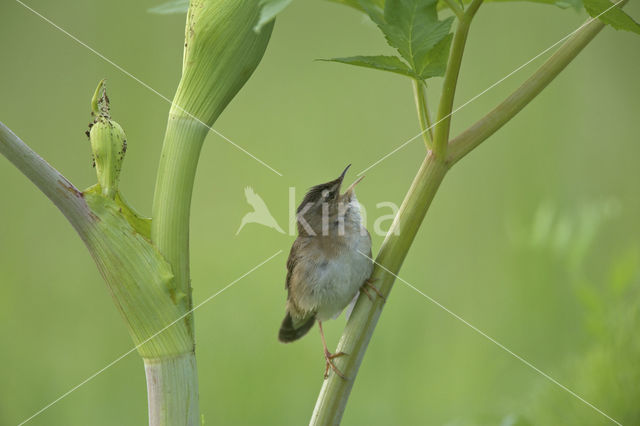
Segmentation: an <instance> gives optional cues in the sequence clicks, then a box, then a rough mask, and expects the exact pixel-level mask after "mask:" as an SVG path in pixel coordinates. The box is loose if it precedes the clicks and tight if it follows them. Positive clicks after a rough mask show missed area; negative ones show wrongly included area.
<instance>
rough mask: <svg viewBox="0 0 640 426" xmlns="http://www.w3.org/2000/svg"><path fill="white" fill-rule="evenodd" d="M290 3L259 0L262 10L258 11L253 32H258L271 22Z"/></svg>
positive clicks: (279, 0) (290, 0) (283, 0)
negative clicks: (258, 16)
mask: <svg viewBox="0 0 640 426" xmlns="http://www.w3.org/2000/svg"><path fill="white" fill-rule="evenodd" d="M292 1H293V0H260V6H262V9H260V18H259V19H258V23H257V24H256V26H255V27H254V28H253V30H254V31H255V32H260V30H261V29H262V27H264V26H265V25H266V24H268V23H269V22H271V21H273V20H274V19H275V17H276V15H277V14H278V13H280V12H282V11H283V10H284V9H285V8H286V7H287V6H289V5H290V4H291V2H292Z"/></svg>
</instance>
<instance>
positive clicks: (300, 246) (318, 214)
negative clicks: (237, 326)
mask: <svg viewBox="0 0 640 426" xmlns="http://www.w3.org/2000/svg"><path fill="white" fill-rule="evenodd" d="M349 166H350V165H349ZM349 166H347V168H346V169H344V171H343V172H342V174H341V175H340V176H339V177H338V178H337V179H335V180H332V181H331V182H327V183H323V184H320V185H317V186H314V187H312V188H311V189H310V190H309V192H308V193H307V194H306V195H305V197H304V199H303V200H302V203H301V204H300V206H299V207H298V210H297V221H298V238H296V240H295V242H294V243H293V246H292V247H291V252H290V253H289V259H288V260H287V279H286V284H285V288H286V289H287V290H288V297H287V308H286V310H287V315H286V316H285V318H284V321H282V325H281V327H280V333H279V335H278V339H279V340H280V341H281V342H283V343H288V342H293V341H294V340H298V339H299V338H301V337H302V336H304V335H305V334H306V333H307V332H308V331H309V329H310V328H311V327H312V326H313V324H314V322H316V321H317V322H318V327H319V328H320V336H321V337H322V345H323V347H324V356H325V360H326V366H325V378H326V377H327V375H328V373H329V368H332V369H333V371H335V372H336V374H338V375H339V376H340V377H342V378H344V376H343V375H342V373H341V372H340V371H339V370H338V369H337V368H336V366H335V365H334V363H333V359H334V358H336V357H339V356H342V355H346V354H344V353H342V352H339V353H334V354H332V353H331V352H329V349H327V342H326V340H325V337H324V332H323V331H322V322H323V321H326V320H328V319H334V318H336V317H338V316H339V315H340V313H341V312H342V311H343V310H344V308H345V307H346V306H347V305H348V304H349V302H351V301H352V300H354V301H355V296H356V295H357V294H358V291H359V290H360V289H365V287H363V286H370V287H371V288H372V289H374V290H375V291H376V292H378V291H377V289H375V287H373V286H371V284H370V282H369V276H370V275H371V271H372V269H373V264H372V261H371V260H370V257H371V236H370V235H369V232H368V231H367V229H366V228H365V227H364V225H363V224H362V219H361V216H360V205H359V204H358V200H357V199H356V194H355V190H354V188H355V186H356V184H357V183H358V182H360V181H361V180H362V178H360V179H358V180H356V181H355V182H354V183H353V184H352V185H351V186H350V187H349V188H348V189H347V190H346V191H345V192H344V193H343V194H340V186H341V185H342V181H343V179H344V176H345V174H346V173H347V170H348V169H349ZM363 177H364V176H363ZM365 255H366V256H365ZM367 256H368V257H367ZM378 294H379V293H378ZM367 295H369V293H367Z"/></svg>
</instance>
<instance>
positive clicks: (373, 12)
mask: <svg viewBox="0 0 640 426" xmlns="http://www.w3.org/2000/svg"><path fill="white" fill-rule="evenodd" d="M437 4H438V0H387V1H386V2H385V5H384V10H382V9H381V8H380V7H378V6H376V5H373V4H371V3H367V2H364V1H362V0H361V1H360V5H361V6H362V8H363V9H364V10H365V11H366V13H367V14H368V15H369V17H370V18H371V19H372V20H373V22H375V23H376V24H377V25H378V27H380V29H381V30H382V32H383V34H384V36H385V38H386V39H387V42H388V43H389V45H391V46H392V47H395V48H396V49H397V50H398V52H399V53H400V55H401V56H402V57H403V58H404V59H405V60H406V61H407V63H408V64H409V66H410V67H411V69H412V70H413V71H414V72H415V74H418V75H420V76H424V77H423V78H426V77H433V76H434V75H441V73H440V71H439V70H440V69H441V68H443V67H446V61H447V56H448V53H449V46H450V42H445V41H444V40H445V39H446V38H447V37H449V31H450V30H451V24H452V23H453V19H454V18H453V17H451V18H448V19H445V20H444V21H440V20H438V11H437ZM436 46H438V49H436ZM427 68H429V69H427ZM434 73H435V74H434Z"/></svg>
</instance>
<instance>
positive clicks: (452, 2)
mask: <svg viewBox="0 0 640 426" xmlns="http://www.w3.org/2000/svg"><path fill="white" fill-rule="evenodd" d="M444 1H445V3H447V6H449V9H451V11H452V12H453V13H454V14H455V15H456V16H457V17H458V19H463V18H464V10H462V7H460V5H459V4H458V3H457V2H456V0H444Z"/></svg>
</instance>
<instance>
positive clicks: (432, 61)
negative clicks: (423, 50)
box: [420, 33, 453, 79]
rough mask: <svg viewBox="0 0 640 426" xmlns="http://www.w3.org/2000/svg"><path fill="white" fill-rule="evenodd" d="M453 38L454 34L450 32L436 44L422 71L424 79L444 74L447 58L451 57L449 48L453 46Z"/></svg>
mask: <svg viewBox="0 0 640 426" xmlns="http://www.w3.org/2000/svg"><path fill="white" fill-rule="evenodd" d="M451 40H453V34H452V33H449V34H448V35H447V36H446V37H445V38H443V39H442V40H441V41H440V42H439V43H438V44H436V45H435V46H434V47H433V49H431V52H429V55H428V56H427V61H426V62H425V64H424V68H423V69H422V71H421V72H420V77H421V78H422V79H427V78H430V77H440V76H442V75H444V73H445V71H446V70H447V59H449V48H450V47H451Z"/></svg>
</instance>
